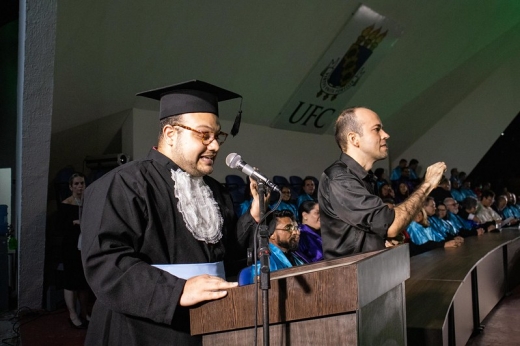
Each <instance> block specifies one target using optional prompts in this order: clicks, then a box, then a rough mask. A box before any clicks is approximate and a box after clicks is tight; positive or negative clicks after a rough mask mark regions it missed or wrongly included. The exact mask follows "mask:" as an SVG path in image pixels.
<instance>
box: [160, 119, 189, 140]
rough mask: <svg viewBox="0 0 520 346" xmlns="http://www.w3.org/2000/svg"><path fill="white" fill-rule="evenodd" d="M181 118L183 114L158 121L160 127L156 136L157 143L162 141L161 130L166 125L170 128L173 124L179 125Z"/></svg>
mask: <svg viewBox="0 0 520 346" xmlns="http://www.w3.org/2000/svg"><path fill="white" fill-rule="evenodd" d="M182 116H183V114H179V115H174V116H171V117H167V118H162V119H161V120H160V121H159V125H160V126H159V127H160V130H159V136H158V141H159V142H160V141H161V140H162V139H163V129H164V127H165V126H166V125H170V126H172V125H173V124H175V123H180V122H181V121H182Z"/></svg>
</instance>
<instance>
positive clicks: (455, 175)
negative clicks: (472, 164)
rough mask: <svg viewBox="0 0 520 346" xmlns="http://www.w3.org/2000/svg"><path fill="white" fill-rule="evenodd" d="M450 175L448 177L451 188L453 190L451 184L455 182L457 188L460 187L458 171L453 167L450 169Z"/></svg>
mask: <svg viewBox="0 0 520 346" xmlns="http://www.w3.org/2000/svg"><path fill="white" fill-rule="evenodd" d="M450 174H451V176H450V181H451V187H452V188H453V183H454V182H457V183H458V184H457V186H458V187H460V184H461V183H460V180H459V170H458V169H457V168H455V167H454V168H452V169H451V170H450ZM458 187H457V188H458Z"/></svg>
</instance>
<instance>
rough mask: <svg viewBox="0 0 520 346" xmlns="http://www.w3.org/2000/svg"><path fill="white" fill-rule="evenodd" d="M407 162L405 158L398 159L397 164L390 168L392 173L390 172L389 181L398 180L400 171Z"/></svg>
mask: <svg viewBox="0 0 520 346" xmlns="http://www.w3.org/2000/svg"><path fill="white" fill-rule="evenodd" d="M407 164H408V161H406V159H401V160H399V165H398V166H397V167H395V168H394V169H393V170H392V173H391V174H390V181H392V182H394V181H397V180H399V178H401V172H402V170H403V168H405V167H406V166H407Z"/></svg>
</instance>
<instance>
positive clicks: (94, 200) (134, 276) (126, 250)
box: [81, 174, 186, 324]
mask: <svg viewBox="0 0 520 346" xmlns="http://www.w3.org/2000/svg"><path fill="white" fill-rule="evenodd" d="M143 187H144V186H143V185H141V184H140V182H139V181H138V180H132V179H125V178H124V177H122V176H121V175H119V174H113V175H112V176H111V179H104V180H103V181H100V182H99V184H97V185H96V186H95V188H94V185H92V186H90V188H87V189H86V191H85V199H84V208H83V214H82V219H81V224H82V227H83V239H82V258H83V264H84V268H85V275H86V277H87V281H88V282H89V284H90V286H91V288H92V290H93V291H94V293H95V294H96V297H97V299H98V300H100V302H101V303H102V304H103V305H105V306H106V307H108V308H109V309H110V310H113V311H115V312H119V313H123V314H128V315H132V316H136V317H144V318H147V319H150V320H153V321H155V322H158V323H164V324H170V323H171V322H172V318H173V316H174V313H175V310H176V308H177V303H178V301H179V298H180V296H181V294H182V291H183V288H184V284H185V282H186V281H185V280H183V279H179V278H177V277H175V276H173V275H170V274H168V273H166V272H164V271H162V270H160V269H157V268H155V267H153V266H151V265H150V264H151V263H152V262H155V263H157V262H159V261H154V259H152V258H151V257H160V256H159V255H154V252H153V251H151V252H150V251H147V252H145V251H140V249H141V248H142V247H143V245H144V242H145V241H146V242H148V245H147V246H148V247H150V246H152V247H154V246H155V247H157V248H159V249H155V250H156V251H157V253H159V254H160V253H161V251H160V247H161V241H160V238H159V236H157V237H156V238H154V239H147V238H149V237H150V234H149V233H152V232H151V229H150V228H151V227H153V226H150V224H149V223H147V221H146V220H147V219H149V213H150V211H149V210H148V206H149V205H150V201H149V200H148V198H146V197H144V196H147V193H146V191H143V190H142V188H143ZM146 239H147V240H146ZM159 263H160V262H159ZM163 263H169V262H166V260H164V262H163Z"/></svg>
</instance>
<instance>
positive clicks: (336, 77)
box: [316, 24, 388, 101]
mask: <svg viewBox="0 0 520 346" xmlns="http://www.w3.org/2000/svg"><path fill="white" fill-rule="evenodd" d="M374 28H375V25H374V24H372V25H370V26H368V27H366V28H365V29H364V30H363V31H361V33H360V35H359V36H358V37H357V39H356V41H355V42H354V43H352V45H351V46H350V48H349V49H348V50H347V52H346V53H345V54H344V55H343V57H342V58H339V57H338V58H337V59H334V60H332V61H331V62H330V63H329V65H328V66H327V67H326V68H325V69H324V70H323V71H322V72H321V74H320V75H321V80H320V88H321V90H320V91H319V92H318V93H317V94H316V97H318V98H319V97H322V98H323V100H327V99H328V98H329V96H332V97H331V99H330V100H331V101H334V100H335V99H336V97H337V96H338V95H339V94H341V93H343V92H345V91H346V90H348V89H349V88H350V87H352V86H355V85H356V84H357V83H358V81H359V79H360V78H361V77H362V76H363V74H364V73H365V69H364V67H363V65H364V64H365V63H366V62H367V60H368V59H369V58H370V56H371V55H372V53H373V52H374V50H375V49H376V48H377V46H378V45H379V43H381V41H382V40H383V39H384V38H385V36H386V35H387V33H388V30H386V31H385V32H383V33H381V28H377V29H374Z"/></svg>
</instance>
